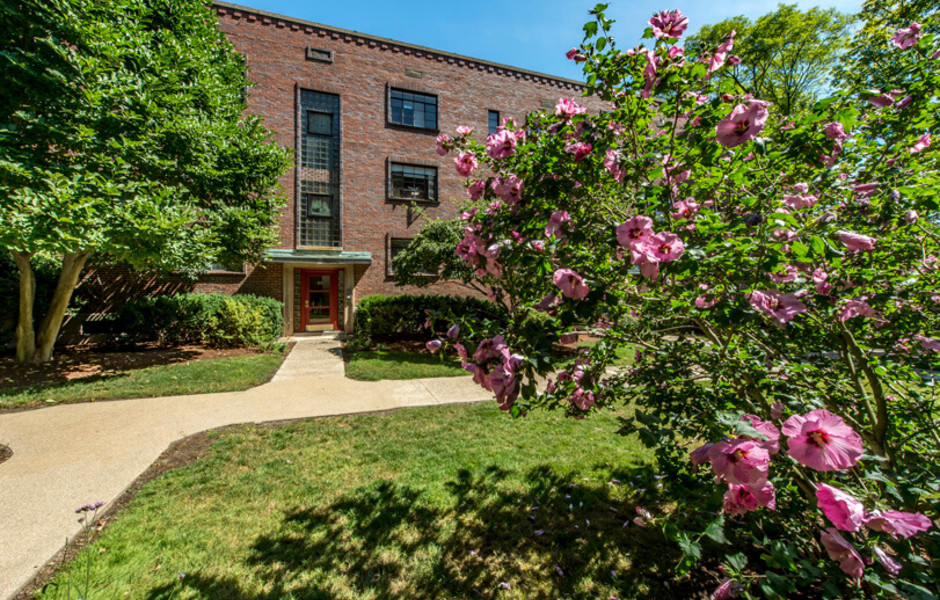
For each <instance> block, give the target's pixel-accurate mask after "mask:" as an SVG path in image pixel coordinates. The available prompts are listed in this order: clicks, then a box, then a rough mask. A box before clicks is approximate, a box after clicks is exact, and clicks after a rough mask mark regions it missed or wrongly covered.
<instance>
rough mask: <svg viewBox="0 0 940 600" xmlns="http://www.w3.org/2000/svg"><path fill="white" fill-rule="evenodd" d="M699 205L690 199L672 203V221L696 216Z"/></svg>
mask: <svg viewBox="0 0 940 600" xmlns="http://www.w3.org/2000/svg"><path fill="white" fill-rule="evenodd" d="M700 208H701V204H699V203H698V202H696V201H695V200H694V199H692V198H686V199H685V200H679V201H678V202H674V203H673V205H672V210H673V213H672V218H673V219H691V218H693V217H695V215H697V214H698V211H699V209H700Z"/></svg>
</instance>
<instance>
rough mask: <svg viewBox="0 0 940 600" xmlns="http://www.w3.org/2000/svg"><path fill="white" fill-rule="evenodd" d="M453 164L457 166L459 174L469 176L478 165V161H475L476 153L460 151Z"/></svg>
mask: <svg viewBox="0 0 940 600" xmlns="http://www.w3.org/2000/svg"><path fill="white" fill-rule="evenodd" d="M454 166H455V167H457V172H458V173H460V175H462V176H463V177H469V176H470V174H471V173H473V171H474V170H476V168H477V167H478V166H480V163H479V162H477V155H476V154H474V153H473V152H461V153H460V154H458V155H457V157H456V158H455V159H454Z"/></svg>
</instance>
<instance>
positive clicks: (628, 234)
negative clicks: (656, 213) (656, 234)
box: [617, 216, 653, 249]
mask: <svg viewBox="0 0 940 600" xmlns="http://www.w3.org/2000/svg"><path fill="white" fill-rule="evenodd" d="M652 236H653V220H652V219H650V218H649V217H643V216H639V217H633V218H631V219H627V220H626V221H624V223H623V224H622V225H620V226H619V227H617V241H618V242H619V243H620V245H621V246H623V247H624V248H630V249H634V248H636V247H637V246H638V244H640V243H641V242H643V241H645V240H647V239H649V238H650V237H652Z"/></svg>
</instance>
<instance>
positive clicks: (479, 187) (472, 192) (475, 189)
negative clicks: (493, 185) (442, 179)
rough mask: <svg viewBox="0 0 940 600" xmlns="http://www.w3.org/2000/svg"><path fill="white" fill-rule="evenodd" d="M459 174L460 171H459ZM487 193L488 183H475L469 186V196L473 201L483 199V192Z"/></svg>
mask: <svg viewBox="0 0 940 600" xmlns="http://www.w3.org/2000/svg"><path fill="white" fill-rule="evenodd" d="M458 172H459V169H458ZM485 191H486V182H485V181H479V180H478V181H474V182H473V183H471V184H470V185H469V186H467V195H468V196H470V199H471V200H479V199H480V198H482V197H483V192H485Z"/></svg>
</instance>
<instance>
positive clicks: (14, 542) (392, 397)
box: [0, 338, 490, 598]
mask: <svg viewBox="0 0 940 600" xmlns="http://www.w3.org/2000/svg"><path fill="white" fill-rule="evenodd" d="M489 397H490V396H489V395H488V394H487V392H486V391H484V390H482V389H481V388H480V387H479V386H477V385H475V384H474V383H473V381H472V380H471V379H470V378H469V377H451V378H441V379H414V380H409V381H377V382H363V381H353V380H350V379H346V378H345V377H344V376H343V362H342V354H341V352H340V350H339V344H338V342H335V341H333V340H324V339H318V338H312V339H305V340H301V341H299V342H298V343H297V344H296V345H295V346H294V348H293V350H292V351H291V353H290V354H289V355H288V356H287V358H286V359H285V361H284V364H283V365H282V366H281V368H280V369H279V370H278V372H277V374H276V375H275V376H274V378H273V379H272V380H271V382H270V383H266V384H264V385H261V386H258V387H256V388H252V389H250V390H246V391H243V392H228V393H219V394H200V395H192V396H170V397H163V398H141V399H136V400H119V401H108V402H93V403H83V404H69V405H61V406H54V407H50V408H41V409H37V410H32V411H24V412H18V413H10V414H7V415H0V441H2V442H3V443H5V444H7V445H8V446H9V447H10V448H11V449H12V450H13V456H12V457H11V458H10V459H9V460H8V461H6V462H4V463H3V464H0V598H9V597H12V595H14V594H15V593H16V591H17V590H18V589H19V588H20V587H21V586H22V585H23V584H25V583H26V582H27V581H29V579H30V578H31V577H32V576H33V573H34V572H36V571H37V570H38V569H39V568H41V567H42V566H43V564H45V562H46V561H47V560H49V559H50V558H51V557H52V556H53V555H54V554H55V553H56V552H57V551H58V550H59V549H60V548H61V547H62V544H63V542H64V541H65V539H66V537H68V538H71V537H72V536H74V535H75V534H76V533H78V531H79V525H78V523H77V522H76V516H75V514H74V513H73V511H74V510H75V508H77V507H79V506H81V505H83V504H86V503H88V502H95V501H98V500H101V501H106V502H110V501H111V500H113V499H115V498H117V497H118V496H119V495H120V494H121V492H122V491H124V489H125V488H126V487H127V486H129V485H130V484H131V483H132V482H133V481H134V479H136V478H137V476H138V475H140V474H141V473H142V472H143V471H144V470H145V469H147V467H149V466H150V465H151V464H152V463H153V462H154V461H155V460H156V459H157V458H158V457H159V456H160V454H161V453H162V452H163V451H164V450H165V449H166V448H167V447H168V446H169V445H170V444H171V443H172V442H174V441H176V440H178V439H180V438H183V437H186V436H188V435H192V434H194V433H198V432H200V431H205V430H207V429H213V428H216V427H224V426H226V425H234V424H239V423H259V422H264V421H277V420H283V419H297V418H304V417H322V416H331V415H340V414H350V413H361V412H371V411H377V410H388V409H394V408H401V407H407V406H426V405H432V404H450V403H456V402H474V401H480V400H486V399H488V398H489Z"/></svg>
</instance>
